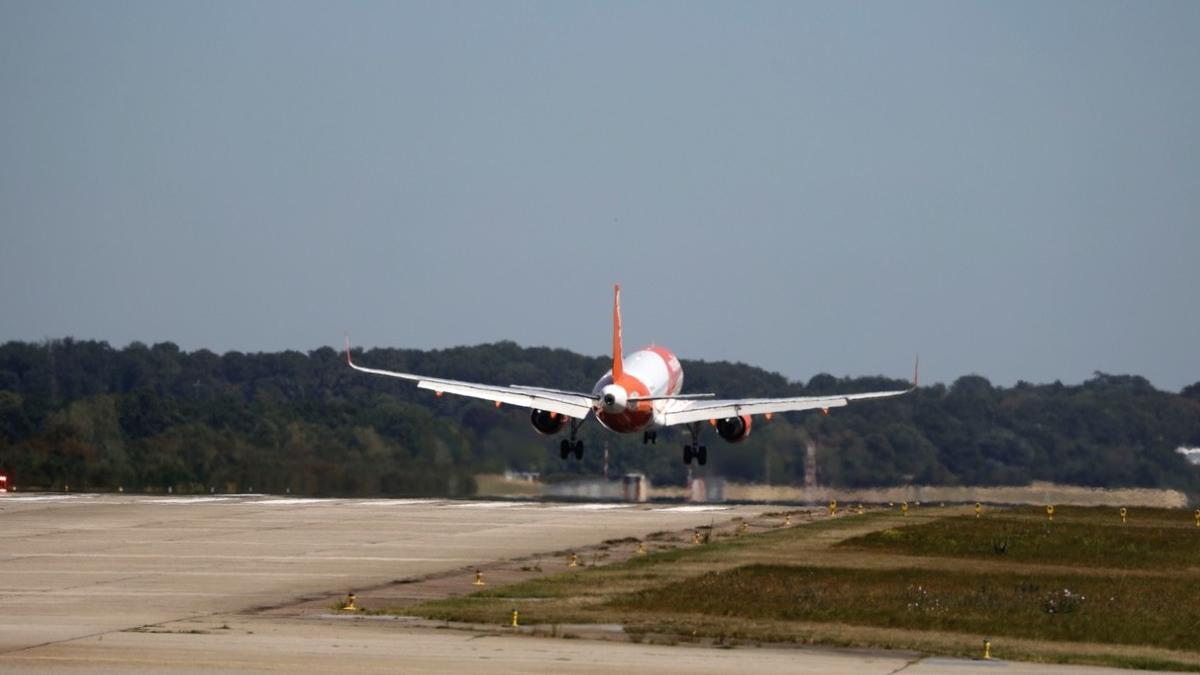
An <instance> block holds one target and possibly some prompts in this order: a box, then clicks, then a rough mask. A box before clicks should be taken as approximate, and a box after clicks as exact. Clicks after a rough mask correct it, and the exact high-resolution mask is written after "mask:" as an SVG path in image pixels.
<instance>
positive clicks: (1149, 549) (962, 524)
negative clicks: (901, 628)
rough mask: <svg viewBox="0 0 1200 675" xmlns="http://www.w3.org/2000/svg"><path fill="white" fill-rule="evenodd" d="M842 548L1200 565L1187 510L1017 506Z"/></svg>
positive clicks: (1114, 564) (1134, 565) (1196, 532)
mask: <svg viewBox="0 0 1200 675" xmlns="http://www.w3.org/2000/svg"><path fill="white" fill-rule="evenodd" d="M840 545H841V546H846V547H859V548H864V549H871V550H877V551H879V550H882V551H888V552H891V553H899V554H904V555H918V556H944V557H959V558H987V559H992V560H995V559H998V558H1005V559H1007V560H1011V561H1013V562H1023V563H1038V564H1052V565H1070V566H1079V567H1105V568H1117V569H1177V570H1185V569H1189V568H1191V569H1200V528H1197V527H1196V526H1195V521H1194V518H1193V516H1192V514H1191V513H1190V512H1184V511H1178V510H1175V511H1172V510H1168V509H1152V510H1148V509H1143V510H1140V511H1139V512H1137V513H1136V514H1134V518H1132V519H1130V520H1129V522H1127V523H1125V524H1122V523H1121V521H1120V517H1119V515H1118V514H1117V511H1116V509H1111V508H1107V509H1102V508H1097V507H1087V508H1082V507H1079V508H1064V509H1058V510H1056V512H1055V514H1054V521H1053V522H1050V521H1048V520H1047V519H1046V514H1045V510H1044V509H1033V508H1023V509H1018V510H1014V511H1011V512H1000V513H992V514H988V515H987V516H986V517H983V518H975V517H974V516H959V517H954V518H945V519H940V520H935V521H932V522H926V523H922V524H919V525H912V526H906V527H898V528H889V529H885V530H880V531H877V532H872V533H870V534H867V535H864V536H862V537H857V538H854V539H849V540H846V541H844V542H841V544H840Z"/></svg>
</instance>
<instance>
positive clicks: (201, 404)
mask: <svg viewBox="0 0 1200 675" xmlns="http://www.w3.org/2000/svg"><path fill="white" fill-rule="evenodd" d="M355 359H356V361H360V362H361V363H363V364H364V365H370V366H374V367H378V368H386V369H392V370H403V371H407V372H419V373H423V374H428V375H437V376H442V377H449V378H454V379H465V380H472V381H479V382H490V383H497V384H509V383H515V384H538V385H543V386H549V387H555V388H562V389H571V390H590V388H591V386H592V384H593V382H594V380H595V379H596V378H597V377H598V376H599V375H600V374H602V373H603V372H604V371H605V370H606V369H607V368H608V365H609V364H608V359H607V357H586V356H580V355H578V354H574V353H572V352H569V351H565V350H559V349H547V348H522V347H519V346H518V345H516V344H513V343H510V342H501V343H497V344H489V345H480V346H475V347H457V348H453V349H445V350H435V351H417V350H402V349H373V350H370V351H367V352H365V353H361V354H357V353H356V357H355ZM684 370H685V373H686V379H687V386H688V390H690V391H713V392H717V394H718V395H720V396H722V397H726V396H788V395H793V396H794V395H810V394H825V393H834V392H853V391H868V390H873V389H877V388H891V387H904V386H905V384H906V383H904V382H902V381H896V380H891V379H888V378H882V377H858V378H837V377H834V376H831V375H825V374H823V375H817V376H815V377H813V378H812V379H811V380H809V381H808V382H807V383H803V382H789V381H788V380H786V379H785V378H784V377H782V376H780V375H777V374H774V373H770V372H767V371H764V370H761V369H759V368H755V367H752V366H747V365H744V364H740V363H738V364H734V363H725V362H720V363H708V362H703V361H685V362H684ZM710 431H711V430H710ZM581 438H582V439H583V440H584V442H585V443H586V444H587V448H588V449H587V451H586V452H585V454H584V458H583V460H582V461H575V460H561V459H559V455H558V451H557V442H558V439H557V438H547V437H544V436H540V435H538V434H537V433H536V432H535V431H534V430H533V428H532V427H531V425H530V422H529V415H528V412H527V411H524V410H521V409H517V408H513V407H509V406H505V407H504V408H501V409H500V410H497V409H496V408H495V407H494V406H493V405H491V404H490V403H488V402H481V401H474V400H470V399H464V398H459V397H454V396H446V397H443V398H436V397H435V396H434V395H433V393H431V392H429V391H426V390H419V389H417V388H416V387H415V386H413V385H412V384H411V383H406V382H402V381H398V380H394V379H391V378H383V377H373V376H370V375H364V374H361V373H356V372H354V371H352V370H350V369H349V368H348V367H347V366H346V363H345V360H344V356H343V355H342V354H340V353H339V352H337V351H335V350H333V349H331V348H322V349H318V350H315V351H312V352H309V353H307V354H304V353H300V352H296V351H287V352H282V353H259V354H244V353H240V352H229V353H227V354H223V355H218V354H215V353H213V352H210V351H207V350H199V351H195V352H184V351H181V350H180V349H179V348H178V347H177V346H176V345H174V344H171V343H162V344H156V345H153V346H146V345H144V344H140V343H133V344H131V345H129V346H128V347H125V348H123V349H114V348H113V347H111V346H110V345H108V344H107V343H105V342H96V341H84V340H74V339H69V338H68V339H63V340H53V341H47V342H42V343H25V342H8V343H5V344H3V345H0V471H6V472H7V473H9V474H10V475H11V476H13V478H12V480H13V481H14V483H15V484H17V485H19V486H29V487H33V486H39V487H45V488H51V489H61V488H62V487H63V486H64V485H70V486H72V489H116V488H117V487H118V486H120V487H124V489H126V490H139V491H141V490H148V491H165V490H166V489H167V487H170V488H172V489H173V490H174V491H176V492H209V491H210V490H216V491H245V490H254V491H259V492H274V493H283V492H288V491H290V492H291V493H293V494H353V495H368V494H386V495H466V494H470V493H472V492H473V491H474V481H473V476H474V475H475V474H477V473H480V472H498V471H503V470H505V469H514V470H520V471H537V472H541V473H542V474H543V476H545V477H547V479H551V480H554V479H566V478H581V477H595V476H598V475H600V473H601V471H602V468H601V467H602V462H603V455H604V450H605V449H607V450H608V455H609V460H608V462H609V470H610V474H612V475H619V474H620V473H621V472H625V471H641V472H645V473H647V474H649V475H650V476H651V478H652V480H654V481H655V482H656V483H671V482H674V483H682V482H683V480H684V479H685V475H686V470H687V469H686V468H685V467H684V465H683V463H682V461H681V458H680V454H681V453H680V446H681V444H682V443H683V442H684V435H683V434H682V433H681V432H665V433H660V435H659V442H658V444H657V445H650V446H643V445H642V444H641V435H640V434H636V435H630V436H619V435H616V434H611V433H607V432H605V431H604V430H602V429H600V428H599V427H598V426H597V425H596V424H595V423H594V422H591V423H589V424H588V425H586V426H585V427H584V430H583V432H582V436H581ZM809 439H812V440H813V441H815V442H816V444H817V446H818V448H819V449H818V471H817V473H818V476H819V478H820V481H821V482H822V483H824V484H830V485H836V486H875V485H895V484H902V483H908V482H915V483H920V484H929V485H1001V484H1003V485H1020V484H1027V483H1029V482H1030V481H1033V480H1050V481H1056V482H1060V483H1072V484H1079V485H1094V486H1147V487H1172V488H1178V489H1183V490H1185V491H1188V492H1189V493H1191V494H1196V493H1197V492H1200V470H1197V468H1196V467H1194V466H1192V465H1189V464H1188V463H1187V462H1186V461H1185V460H1184V459H1183V458H1182V456H1180V455H1179V454H1178V453H1176V452H1175V448H1177V447H1178V446H1181V445H1183V446H1197V445H1200V383H1197V384H1194V385H1191V386H1189V387H1186V388H1185V389H1184V390H1183V391H1182V392H1180V393H1178V394H1175V393H1170V392H1163V391H1159V390H1157V389H1155V388H1154V387H1153V386H1152V385H1151V384H1150V383H1149V382H1148V381H1146V380H1145V379H1144V378H1141V377H1137V376H1130V375H1107V374H1103V373H1097V374H1096V375H1095V377H1093V378H1092V379H1090V380H1088V381H1086V382H1084V383H1082V384H1080V385H1074V386H1072V385H1064V384H1061V383H1054V384H1040V385H1034V384H1028V383H1024V382H1022V383H1018V384H1017V385H1016V386H1013V387H1009V388H1005V387H998V386H994V385H992V384H991V383H990V382H988V380H987V379H985V378H983V377H979V376H976V375H967V376H964V377H960V378H959V379H958V380H956V381H955V382H954V383H953V384H951V385H950V386H945V385H942V384H937V385H933V386H924V387H922V388H921V389H919V390H918V391H917V392H915V393H914V394H912V395H909V396H904V397H901V398H899V399H893V400H886V401H877V402H864V403H858V404H854V405H851V406H848V407H845V408H840V409H834V410H833V411H832V413H831V414H830V415H828V416H825V415H822V414H820V413H819V412H817V413H815V414H814V413H795V414H788V415H781V416H776V417H775V418H774V419H773V420H771V421H769V422H768V421H765V420H763V419H762V418H761V417H760V418H757V419H756V420H755V425H754V430H753V433H752V434H751V436H750V438H749V439H747V440H746V441H745V442H743V443H740V444H727V443H724V442H723V441H721V440H720V439H718V438H717V437H716V435H715V433H713V434H711V435H710V436H709V437H708V438H707V439H706V443H707V445H708V446H709V462H708V465H707V466H706V467H695V468H694V469H693V470H695V471H698V472H707V473H709V474H711V475H720V476H724V477H725V478H726V479H729V480H736V481H747V482H749V481H758V482H764V481H765V482H771V483H776V484H799V483H802V482H803V474H804V445H805V443H806V441H807V440H809Z"/></svg>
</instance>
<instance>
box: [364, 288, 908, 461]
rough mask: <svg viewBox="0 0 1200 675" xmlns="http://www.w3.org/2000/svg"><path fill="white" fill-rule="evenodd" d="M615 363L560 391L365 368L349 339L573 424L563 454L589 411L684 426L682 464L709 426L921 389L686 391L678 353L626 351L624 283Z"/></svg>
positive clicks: (432, 381) (435, 386)
mask: <svg viewBox="0 0 1200 675" xmlns="http://www.w3.org/2000/svg"><path fill="white" fill-rule="evenodd" d="M612 340H613V346H612V353H613V365H612V370H610V371H608V372H607V373H605V374H604V377H602V378H600V379H599V381H597V382H596V385H595V386H594V387H592V391H591V393H584V392H575V391H563V390H561V389H549V388H546V387H527V386H521V385H515V384H513V385H509V386H499V385H492V384H477V383H474V382H459V381H457V380H446V379H442V378H439V377H426V376H424V375H413V374H412V373H397V372H393V371H390V370H378V369H376V368H364V367H362V366H359V365H357V364H355V363H354V360H353V359H352V358H351V356H350V339H349V338H347V339H346V362H347V363H349V364H350V367H351V368H353V369H355V370H359V371H362V372H364V373H372V374H375V375H387V376H389V377H398V378H400V379H403V380H412V381H414V382H416V383H417V387H419V388H421V389H431V390H433V391H434V392H435V393H436V394H437V395H438V396H442V395H443V394H446V393H450V394H458V395H460V396H469V397H471V398H480V399H485V400H489V401H494V402H495V404H496V407H500V405H501V404H504V403H507V404H510V405H517V406H522V407H525V408H529V409H530V411H531V412H530V421H531V422H532V424H533V428H534V429H536V430H537V431H538V432H540V433H542V434H545V435H553V434H557V433H559V432H560V431H562V430H563V429H564V428H568V429H569V432H568V433H569V438H566V439H563V441H562V443H561V444H560V445H559V454H560V456H561V457H562V458H563V459H566V458H567V457H568V456H569V455H571V454H572V453H574V455H575V458H576V459H581V458H582V457H583V441H580V440H578V439H576V434H577V433H578V431H579V428H580V427H581V426H582V425H583V423H584V422H586V421H587V418H588V417H589V416H591V415H595V417H596V421H598V422H599V423H600V424H601V425H602V426H604V427H605V428H607V429H610V430H612V431H616V432H619V433H626V434H627V433H636V432H639V431H640V432H642V442H643V443H654V442H656V441H657V440H658V433H657V430H658V429H660V428H663V427H670V426H676V425H683V426H685V427H687V430H688V432H689V433H690V436H691V442H689V443H688V444H687V445H685V446H683V462H684V464H691V463H692V460H693V459H695V460H696V461H697V462H698V463H699V464H705V463H706V462H707V461H708V448H706V447H705V446H703V445H701V444H700V432H701V430H702V429H703V428H704V425H705V423H708V424H710V425H711V426H713V427H715V428H716V431H717V435H718V436H720V437H721V438H723V439H725V440H726V441H729V442H731V443H737V442H739V441H742V440H745V439H746V438H747V437H748V436H749V435H750V427H751V420H752V418H753V416H754V415H763V416H764V417H766V418H767V419H770V418H771V416H772V415H773V414H775V413H782V412H793V411H797V410H815V409H818V408H819V409H821V410H822V411H823V412H825V413H826V414H828V413H829V409H830V408H837V407H840V406H844V405H846V404H848V403H850V402H851V401H863V400H868V399H876V398H888V397H891V396H900V395H903V394H907V393H908V392H910V391H912V390H913V389H916V387H917V370H916V367H915V366H914V368H913V382H912V387H909V388H908V389H902V390H896V391H876V392H869V393H864V394H840V395H832V396H795V397H791V398H739V399H717V398H714V397H715V394H684V393H681V392H682V390H683V367H682V366H680V365H679V359H678V358H676V357H675V355H674V354H673V353H671V352H670V351H669V350H667V349H664V348H662V347H656V346H650V347H646V348H645V349H641V350H638V351H636V352H634V353H632V354H630V355H629V356H625V355H624V353H623V352H622V349H621V286H620V285H616V286H614V287H613V336H612Z"/></svg>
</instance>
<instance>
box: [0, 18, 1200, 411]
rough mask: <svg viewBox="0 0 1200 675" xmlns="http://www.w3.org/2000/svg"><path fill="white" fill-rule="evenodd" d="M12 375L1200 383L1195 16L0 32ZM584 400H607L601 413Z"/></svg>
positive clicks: (0, 184) (0, 275)
mask: <svg viewBox="0 0 1200 675" xmlns="http://www.w3.org/2000/svg"><path fill="white" fill-rule="evenodd" d="M0 235H2V238H0V340H7V339H24V340H37V339H42V338H46V337H62V336H67V335H71V336H75V337H77V338H94V339H103V340H108V341H110V342H112V343H113V344H114V345H117V346H122V345H124V344H126V343H128V342H129V341H132V340H140V341H143V342H148V343H152V342H158V341H164V340H169V341H173V342H176V343H178V344H179V345H180V346H182V347H184V348H188V349H194V348H199V347H206V348H209V349H213V350H215V351H225V350H231V349H237V350H242V351H258V350H279V349H285V348H294V349H301V350H307V349H311V348H314V347H317V346H320V345H335V344H337V343H339V342H340V340H341V336H342V334H343V332H345V331H349V332H350V334H351V336H352V337H353V338H354V339H355V341H356V342H357V343H360V344H363V345H365V346H373V345H386V346H396V347H421V348H429V347H448V346H453V345H459V344H475V343H480V342H490V341H495V340H502V339H512V340H516V341H517V342H519V343H521V344H524V345H549V346H554V347H565V348H569V349H573V350H577V351H580V352H583V353H587V354H603V353H605V352H606V351H607V350H608V347H609V344H610V343H609V330H610V326H609V322H610V308H609V303H610V302H611V285H612V283H614V282H618V281H619V282H620V283H621V284H622V285H623V288H624V293H623V297H624V318H625V338H626V341H627V342H628V343H635V344H643V343H648V342H651V341H655V342H658V343H660V344H664V345H666V346H669V347H671V348H672V349H674V350H675V351H676V352H678V353H679V354H680V355H681V356H682V357H684V358H703V359H730V360H740V361H745V362H747V363H752V364H755V365H760V366H763V367H766V368H770V369H773V370H778V371H780V372H783V373H784V374H786V375H788V376H791V377H794V378H808V377H810V376H812V375H813V374H815V373H818V372H832V373H834V374H836V375H862V374H878V373H882V374H887V375H893V376H896V377H906V376H907V374H908V372H909V369H910V367H911V360H912V355H913V353H914V352H916V351H920V353H921V356H922V364H923V365H922V374H923V378H924V379H925V380H927V381H947V382H948V381H951V380H953V379H954V378H956V377H958V376H960V375H963V374H967V373H972V372H974V373H979V374H982V375H985V376H987V377H989V378H991V379H992V380H993V381H995V382H997V383H1001V384H1011V383H1013V382H1015V381H1017V380H1018V379H1024V380H1029V381H1035V382H1045V381H1052V380H1055V379H1062V380H1063V381H1065V382H1079V381H1081V380H1083V379H1086V378H1088V377H1090V376H1091V374H1092V372H1093V371H1095V370H1102V371H1105V372H1112V373H1137V374H1142V375H1145V376H1147V377H1149V378H1150V379H1151V381H1153V382H1154V383H1155V384H1156V385H1158V386H1160V387H1163V388H1168V389H1178V388H1179V387H1181V386H1183V385H1185V384H1189V383H1192V382H1195V381H1197V380H1200V311H1198V310H1200V303H1198V302H1197V300H1196V295H1197V290H1198V286H1200V284H1198V283H1197V269H1198V268H1197V262H1198V261H1200V255H1198V254H1200V2H1193V1H1184V2H1165V1H1161V0H1156V1H1154V2H1141V1H1138V2H1119V3H1113V2H1099V1H1094V0H1087V1H1086V2H1062V1H1057V2H1043V1H1041V0H1039V1H1036V2H1013V1H1007V0H1006V1H1004V2H988V3H971V2H962V1H959V0H954V1H952V2H944V3H941V2H902V3H901V2H879V3H874V2H854V3H844V2H828V3H803V2H792V1H788V2H779V3H774V2H727V3H706V2H679V3H673V2H649V3H647V2H630V3H619V2H560V1H553V2H537V3H526V2H491V1H489V2H479V3H473V2H442V1H438V2H428V3H342V2H319V3H306V2H291V1H289V2H240V1H239V2H213V1H208V0H205V1H203V2H186V3H185V2H159V1H154V2H145V3H129V2H113V1H109V2H84V1H80V2H66V3H64V2H47V1H42V0H38V1H33V0H29V1H22V2H12V1H10V0H0ZM598 375H599V373H597V376H598Z"/></svg>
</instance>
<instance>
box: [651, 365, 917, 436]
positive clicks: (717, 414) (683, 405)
mask: <svg viewBox="0 0 1200 675" xmlns="http://www.w3.org/2000/svg"><path fill="white" fill-rule="evenodd" d="M917 366H918V364H913V380H912V386H911V387H909V388H908V389H897V390H894V391H872V392H866V393H863V394H834V395H831V396H794V397H791V398H738V399H726V400H708V401H705V400H671V401H667V402H665V405H663V407H662V415H661V418H660V419H661V420H662V424H663V426H672V425H675V424H691V423H693V422H700V421H703V420H715V419H723V418H726V417H737V416H739V415H763V414H767V413H782V412H795V411H798V410H816V409H817V408H820V409H822V410H828V409H830V408H840V407H842V406H844V405H848V404H849V403H850V402H851V401H866V400H870V399H874V398H891V397H892V396H903V395H904V394H907V393H909V392H911V391H913V390H914V389H916V388H917V382H918V375H917V372H918V371H917Z"/></svg>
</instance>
